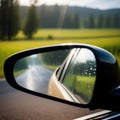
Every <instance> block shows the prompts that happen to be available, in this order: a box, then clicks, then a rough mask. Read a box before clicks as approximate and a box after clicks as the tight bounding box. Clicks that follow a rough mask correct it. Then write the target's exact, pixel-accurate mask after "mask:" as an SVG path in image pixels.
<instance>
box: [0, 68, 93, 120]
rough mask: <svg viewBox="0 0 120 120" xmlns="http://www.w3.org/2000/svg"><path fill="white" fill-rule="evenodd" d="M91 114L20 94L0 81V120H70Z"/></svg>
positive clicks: (86, 110) (85, 110)
mask: <svg viewBox="0 0 120 120" xmlns="http://www.w3.org/2000/svg"><path fill="white" fill-rule="evenodd" d="M33 71H34V70H33ZM32 73H34V74H35V73H36V72H35V71H34V72H32ZM25 74H26V73H25ZM27 74H28V72H27ZM23 76H24V75H23ZM23 76H22V77H23ZM34 76H36V75H34ZM22 82H23V81H22ZM21 84H22V83H21ZM91 112H94V111H90V110H89V109H83V108H79V107H74V106H70V105H67V104H63V103H59V102H55V101H52V100H48V99H44V98H41V97H37V96H33V95H30V94H27V93H23V92H20V91H18V90H16V89H14V88H12V87H11V86H9V85H8V83H7V82H6V80H1V81H0V120H33V119H34V120H50V119H51V120H72V119H75V118H78V117H80V116H84V115H87V114H89V113H91Z"/></svg>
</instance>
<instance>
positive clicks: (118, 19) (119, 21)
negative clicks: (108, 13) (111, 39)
mask: <svg viewBox="0 0 120 120" xmlns="http://www.w3.org/2000/svg"><path fill="white" fill-rule="evenodd" d="M112 28H120V16H119V14H115V15H114V16H113V18H112Z"/></svg>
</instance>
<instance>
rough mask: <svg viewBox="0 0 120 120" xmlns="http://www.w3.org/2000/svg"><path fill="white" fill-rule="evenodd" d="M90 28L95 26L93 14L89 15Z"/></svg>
mask: <svg viewBox="0 0 120 120" xmlns="http://www.w3.org/2000/svg"><path fill="white" fill-rule="evenodd" d="M88 28H95V20H94V16H93V15H92V14H91V15H90V16H89V24H88Z"/></svg>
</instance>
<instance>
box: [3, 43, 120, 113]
mask: <svg viewBox="0 0 120 120" xmlns="http://www.w3.org/2000/svg"><path fill="white" fill-rule="evenodd" d="M73 48H80V49H81V48H87V49H89V50H91V51H92V52H93V54H94V56H95V58H96V64H97V71H96V82H95V87H94V91H93V96H92V99H91V101H90V102H89V103H88V104H85V105H84V104H78V103H73V102H69V101H66V100H61V99H59V98H55V97H50V96H48V95H45V94H41V93H38V92H35V91H32V90H29V89H26V88H24V87H21V86H20V85H18V83H17V82H16V81H15V78H14V74H13V70H14V66H15V64H16V62H17V61H18V60H20V59H21V58H24V57H27V56H30V55H34V54H38V53H45V52H50V51H56V50H65V49H73ZM4 73H5V77H6V80H7V81H8V83H9V84H10V85H11V86H12V87H14V88H16V89H18V90H21V91H23V92H26V93H29V94H32V95H36V96H40V97H44V98H48V99H51V100H55V101H59V102H63V103H66V104H70V105H75V106H80V107H84V108H90V109H98V108H101V109H109V110H117V111H120V108H119V106H118V105H119V101H120V88H119V85H120V74H119V73H120V72H119V66H118V63H117V61H116V59H115V58H114V56H113V55H112V54H111V53H109V52H108V51H106V50H104V49H102V48H99V47H95V46H92V45H87V44H62V45H55V46H47V47H42V48H35V49H31V50H27V51H23V52H20V53H16V54H14V55H12V56H10V57H9V58H8V59H7V60H6V61H5V64H4Z"/></svg>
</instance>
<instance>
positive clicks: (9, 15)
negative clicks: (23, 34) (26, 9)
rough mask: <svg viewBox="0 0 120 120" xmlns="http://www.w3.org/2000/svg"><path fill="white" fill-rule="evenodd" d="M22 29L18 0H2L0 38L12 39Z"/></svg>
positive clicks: (0, 6)
mask: <svg viewBox="0 0 120 120" xmlns="http://www.w3.org/2000/svg"><path fill="white" fill-rule="evenodd" d="M19 30H20V16H19V3H18V0H1V1H0V33H1V34H0V38H1V39H3V40H4V39H8V40H11V39H12V37H13V36H15V35H16V34H17V33H18V31H19Z"/></svg>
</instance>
